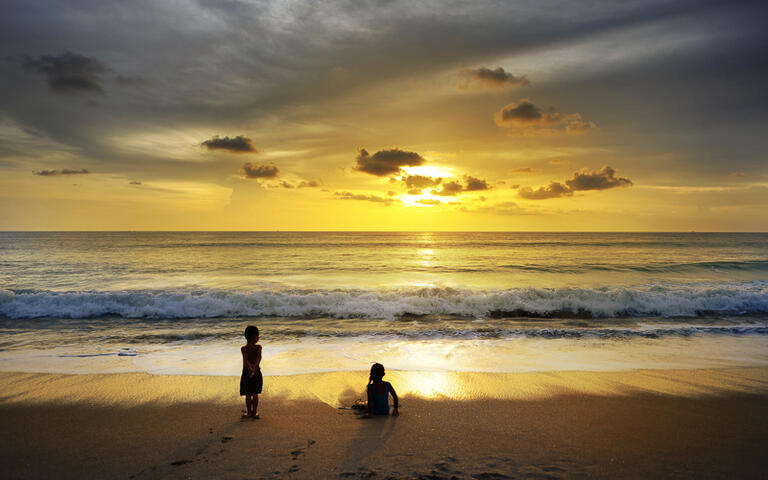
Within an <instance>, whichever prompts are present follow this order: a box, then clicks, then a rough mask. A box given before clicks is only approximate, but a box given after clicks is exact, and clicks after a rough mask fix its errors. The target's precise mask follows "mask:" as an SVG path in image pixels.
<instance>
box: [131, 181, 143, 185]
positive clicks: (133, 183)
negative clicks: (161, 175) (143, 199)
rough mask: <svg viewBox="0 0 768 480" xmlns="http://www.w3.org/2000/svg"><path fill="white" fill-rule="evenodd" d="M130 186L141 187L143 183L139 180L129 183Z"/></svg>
mask: <svg viewBox="0 0 768 480" xmlns="http://www.w3.org/2000/svg"><path fill="white" fill-rule="evenodd" d="M128 185H141V182H140V181H138V180H131V181H130V182H128Z"/></svg>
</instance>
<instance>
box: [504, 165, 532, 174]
mask: <svg viewBox="0 0 768 480" xmlns="http://www.w3.org/2000/svg"><path fill="white" fill-rule="evenodd" d="M509 173H513V174H514V173H533V168H531V167H522V168H515V169H513V170H510V171H509Z"/></svg>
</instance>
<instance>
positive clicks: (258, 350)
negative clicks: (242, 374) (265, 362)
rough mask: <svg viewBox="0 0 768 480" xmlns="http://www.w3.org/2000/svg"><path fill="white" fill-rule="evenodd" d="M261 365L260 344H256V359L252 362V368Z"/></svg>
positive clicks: (254, 368)
mask: <svg viewBox="0 0 768 480" xmlns="http://www.w3.org/2000/svg"><path fill="white" fill-rule="evenodd" d="M260 366H261V345H256V361H255V362H253V370H254V371H255V370H256V369H257V368H259V367H260Z"/></svg>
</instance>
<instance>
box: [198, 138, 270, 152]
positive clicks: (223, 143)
mask: <svg viewBox="0 0 768 480" xmlns="http://www.w3.org/2000/svg"><path fill="white" fill-rule="evenodd" d="M200 146H201V147H206V148H207V149H208V150H226V151H228V152H232V153H256V152H258V150H256V147H254V146H253V141H252V140H251V139H250V138H248V137H246V136H244V135H238V136H236V137H232V138H229V137H219V136H218V135H214V136H213V138H210V139H208V140H206V141H204V142H203V143H201V144H200Z"/></svg>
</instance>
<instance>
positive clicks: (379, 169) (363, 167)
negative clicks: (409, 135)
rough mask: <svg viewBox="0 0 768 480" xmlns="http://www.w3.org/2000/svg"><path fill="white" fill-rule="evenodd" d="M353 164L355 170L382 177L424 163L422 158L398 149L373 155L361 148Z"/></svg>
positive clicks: (414, 153)
mask: <svg viewBox="0 0 768 480" xmlns="http://www.w3.org/2000/svg"><path fill="white" fill-rule="evenodd" d="M355 162H356V165H355V170H358V171H360V172H365V173H370V174H371V175H376V176H378V177H383V176H385V175H392V174H395V173H400V171H401V170H400V169H401V168H402V167H415V166H417V165H421V164H423V163H424V158H423V157H422V156H421V155H419V154H418V153H416V152H406V151H404V150H400V149H399V148H392V149H389V150H379V151H378V152H376V153H374V154H373V155H370V154H369V153H368V151H367V150H366V149H364V148H361V149H360V150H359V152H358V154H357V158H356V159H355Z"/></svg>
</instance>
